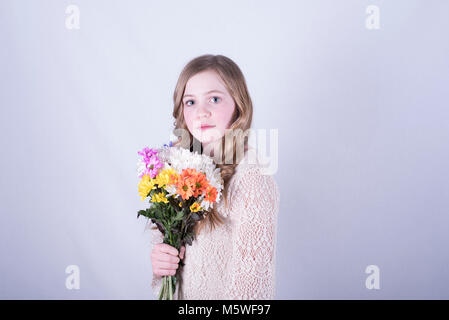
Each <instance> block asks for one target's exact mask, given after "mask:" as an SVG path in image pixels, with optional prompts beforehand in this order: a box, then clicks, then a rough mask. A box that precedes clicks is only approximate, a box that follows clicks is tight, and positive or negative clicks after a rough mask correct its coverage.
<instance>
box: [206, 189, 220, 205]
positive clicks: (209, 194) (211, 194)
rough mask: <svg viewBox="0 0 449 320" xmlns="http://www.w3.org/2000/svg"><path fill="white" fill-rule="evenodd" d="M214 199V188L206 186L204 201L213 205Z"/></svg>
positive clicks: (215, 190)
mask: <svg viewBox="0 0 449 320" xmlns="http://www.w3.org/2000/svg"><path fill="white" fill-rule="evenodd" d="M216 198H217V189H215V188H214V187H211V186H208V187H207V188H206V194H205V197H204V200H205V201H209V202H212V203H213V202H215V199H216Z"/></svg>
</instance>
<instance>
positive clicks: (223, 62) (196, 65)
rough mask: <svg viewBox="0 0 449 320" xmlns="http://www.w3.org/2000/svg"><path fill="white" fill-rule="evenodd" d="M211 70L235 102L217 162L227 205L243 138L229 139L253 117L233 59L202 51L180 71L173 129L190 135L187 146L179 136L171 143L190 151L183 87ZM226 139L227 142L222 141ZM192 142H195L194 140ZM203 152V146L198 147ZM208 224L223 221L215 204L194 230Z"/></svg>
mask: <svg viewBox="0 0 449 320" xmlns="http://www.w3.org/2000/svg"><path fill="white" fill-rule="evenodd" d="M207 70H212V71H215V72H216V73H217V74H218V75H219V76H220V78H221V79H222V80H223V82H224V84H225V86H226V88H227V90H228V92H229V93H230V95H231V96H232V98H233V99H234V103H235V111H234V114H233V115H232V118H231V125H230V126H229V128H228V129H229V132H227V133H225V135H223V137H222V138H221V147H222V150H221V155H222V159H221V160H222V161H221V162H220V163H218V164H216V165H217V167H218V168H220V170H221V177H222V179H223V182H224V189H223V197H224V201H225V205H226V207H227V206H228V195H227V191H228V187H229V181H230V180H231V178H232V176H233V175H234V172H235V167H236V166H237V164H238V163H239V162H240V161H241V159H237V155H236V151H237V139H242V137H241V136H239V137H236V136H235V135H234V134H233V135H232V137H231V138H232V140H230V139H229V137H230V134H231V132H233V131H234V130H235V129H241V130H242V131H239V133H240V132H246V130H247V129H249V128H250V127H251V122H252V116H253V104H252V101H251V97H250V95H249V92H248V88H247V85H246V81H245V77H244V76H243V73H242V71H241V70H240V68H239V67H238V66H237V64H236V63H235V62H234V61H232V60H231V59H230V58H228V57H225V56H222V55H211V54H205V55H202V56H199V57H196V58H194V59H193V60H191V61H190V62H189V63H187V65H186V66H185V67H184V69H183V70H182V72H181V74H180V75H179V78H178V82H177V83H176V88H175V92H174V94H173V102H174V108H173V117H174V118H175V122H174V126H175V128H174V130H173V132H174V133H175V134H176V131H177V130H178V129H184V130H186V132H188V134H189V138H190V140H189V141H190V145H189V146H186V143H182V136H181V137H179V139H178V141H176V142H174V143H173V146H177V145H181V146H182V147H184V148H190V150H192V147H193V143H194V140H196V139H195V137H193V135H192V133H191V132H190V131H189V130H188V128H187V124H186V122H185V119H184V112H183V103H182V98H183V95H184V91H185V87H186V84H187V82H188V80H189V79H190V78H191V77H192V76H194V75H195V74H197V73H200V72H202V71H207ZM237 131H238V130H237ZM225 140H226V141H227V142H226V144H225ZM229 141H232V144H231V145H230V144H229ZM239 141H243V146H244V149H245V150H247V149H248V140H247V139H244V137H243V140H239ZM195 143H198V140H196V142H195ZM239 143H241V142H239ZM201 152H202V148H201ZM231 153H232V158H231V159H232V163H231V164H228V163H226V162H229V161H224V160H223V159H224V158H226V159H229V158H227V157H226V156H228V157H229V155H230V154H231ZM206 223H208V224H209V228H210V230H212V229H213V228H215V227H216V226H217V225H218V224H222V223H223V220H222V219H221V218H220V215H219V214H218V212H217V210H216V206H214V208H213V209H212V210H211V211H210V212H208V213H207V214H206V217H205V219H203V220H201V221H199V222H198V223H196V225H195V233H196V234H198V233H199V232H200V231H201V230H202V229H203V227H204V226H205V224H206Z"/></svg>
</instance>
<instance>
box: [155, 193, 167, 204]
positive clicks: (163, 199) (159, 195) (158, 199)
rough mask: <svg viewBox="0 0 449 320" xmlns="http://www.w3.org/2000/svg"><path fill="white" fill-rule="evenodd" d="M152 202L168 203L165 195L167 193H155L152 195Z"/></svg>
mask: <svg viewBox="0 0 449 320" xmlns="http://www.w3.org/2000/svg"><path fill="white" fill-rule="evenodd" d="M151 202H163V203H168V200H167V198H166V197H165V193H163V192H159V193H156V194H153V196H152V197H151Z"/></svg>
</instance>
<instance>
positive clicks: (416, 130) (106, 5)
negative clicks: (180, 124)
mask: <svg viewBox="0 0 449 320" xmlns="http://www.w3.org/2000/svg"><path fill="white" fill-rule="evenodd" d="M70 5H73V6H75V7H73V6H72V7H69V6H70ZM369 6H375V8H377V9H369V10H368V12H367V8H368V7H369ZM68 7H69V9H68V11H67V12H66V10H67V8H68ZM74 10H75V11H74ZM76 10H79V29H76V28H73V27H74V26H76V17H74V16H73V15H74V14H75V13H76ZM372 10H374V11H372ZM376 10H378V11H376ZM448 12H449V2H447V1H444V0H440V1H436V0H433V1H417V0H407V1H405V0H402V1H399V0H397V1H382V0H364V1H360V0H347V1H331V0H328V1H324V0H319V1H260V0H258V1H98V0H96V1H82V0H74V1H70V2H68V1H43V0H40V1H13V0H3V1H1V2H0V40H1V50H0V74H1V84H0V105H1V114H0V123H1V135H0V141H1V148H2V149H1V151H2V157H1V160H0V164H1V166H0V168H1V171H2V172H1V173H2V177H1V179H0V184H1V190H0V191H1V193H0V194H1V208H2V209H1V216H0V219H1V220H0V234H1V236H0V298H3V299H15V298H18V299H29V298H37V299H56V298H57V299H79V298H82V299H119V298H123V299H153V298H154V297H153V294H152V292H151V288H150V280H151V273H152V271H151V262H150V251H149V234H148V232H144V227H145V220H144V219H143V218H140V219H136V213H137V211H138V210H139V209H142V207H143V206H144V203H143V202H141V201H140V198H139V196H138V194H137V183H138V179H137V176H136V171H135V170H136V160H137V150H140V149H141V148H143V147H144V146H146V145H148V146H160V145H162V144H163V143H166V142H168V139H169V137H170V132H171V130H172V128H173V121H174V119H173V118H172V116H171V113H172V107H173V106H172V95H173V90H174V87H175V84H176V80H177V77H178V76H179V73H180V72H181V70H182V68H183V66H184V65H185V64H186V63H187V62H188V61H189V60H191V59H192V58H194V57H196V56H198V55H202V54H205V53H211V54H222V55H225V56H228V57H230V58H231V59H233V60H234V61H235V62H236V63H237V64H238V65H239V66H240V68H241V69H242V71H243V73H244V75H245V77H246V79H247V83H248V87H249V91H250V94H251V97H252V99H253V103H254V121H253V128H255V129H266V130H269V129H277V130H278V133H279V149H278V155H279V168H278V170H277V172H276V174H275V179H276V181H277V182H278V185H279V188H280V193H281V208H280V212H279V226H278V232H279V235H278V245H277V270H276V278H277V284H276V287H277V294H276V298H277V299H313V298H319V299H347V298H355V299H379V298H380V299H397V298H401V299H402V298H406V299H407V298H424V299H427V298H436V299H439V298H446V299H447V298H449V289H448V286H447V283H448V280H449V271H448V270H449V268H448V267H447V265H448V263H449V259H448V258H449V254H448V251H447V243H448V240H449V236H448V226H449V218H448V207H449V200H448V199H449V189H448V186H449V179H448V178H449V172H448V171H449V166H448V163H449V161H448V160H449V159H448V153H449V152H448V140H449V139H448V137H449V122H448V116H449V112H448V108H447V105H448V104H447V98H448V96H447V88H448V84H449V72H448V71H449V59H448V54H449V42H448V41H447V39H448V38H449V22H448V20H447V13H448ZM377 18H378V20H376V19H377ZM67 21H68V23H67V24H66V22H67ZM373 21H374V22H373ZM376 21H379V24H378V28H376ZM373 26H374V29H370V27H373ZM69 265H76V266H78V267H79V270H80V288H79V289H73V290H69V289H67V288H66V279H67V277H68V276H69V275H68V274H67V273H66V267H67V266H69ZM370 265H375V266H377V267H378V270H379V274H378V275H379V276H380V278H379V279H380V281H379V283H380V287H379V288H378V289H368V288H367V287H366V284H365V281H366V279H367V277H369V274H367V273H365V269H366V268H367V266H370Z"/></svg>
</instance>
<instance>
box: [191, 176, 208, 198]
mask: <svg viewBox="0 0 449 320" xmlns="http://www.w3.org/2000/svg"><path fill="white" fill-rule="evenodd" d="M194 186H195V189H194V193H193V196H194V197H195V198H196V197H198V196H200V195H201V194H203V192H204V191H205V190H206V188H207V187H208V186H209V181H207V179H206V175H205V174H204V173H202V172H200V173H198V174H197V175H196V180H195V185H194Z"/></svg>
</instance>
